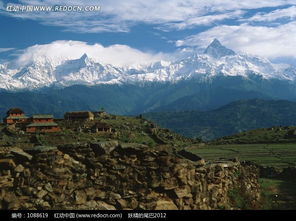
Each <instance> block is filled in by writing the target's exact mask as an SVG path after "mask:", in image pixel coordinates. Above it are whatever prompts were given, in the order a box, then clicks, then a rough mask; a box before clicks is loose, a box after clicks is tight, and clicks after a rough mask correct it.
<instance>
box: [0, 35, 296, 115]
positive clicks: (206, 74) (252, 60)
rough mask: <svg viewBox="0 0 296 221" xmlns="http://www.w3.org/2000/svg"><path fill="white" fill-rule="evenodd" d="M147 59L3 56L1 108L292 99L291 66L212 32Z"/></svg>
mask: <svg viewBox="0 0 296 221" xmlns="http://www.w3.org/2000/svg"><path fill="white" fill-rule="evenodd" d="M179 53H180V54H179V56H176V57H178V59H177V58H175V59H172V60H170V61H158V62H155V63H153V64H150V65H146V66H138V67H119V66H115V65H112V64H101V63H98V62H96V61H95V59H94V58H90V57H89V56H88V55H86V54H84V55H83V56H82V57H81V58H79V59H76V60H63V59H61V60H59V59H56V60H55V61H54V62H53V61H51V60H49V59H47V58H46V57H42V56H39V57H38V56H34V59H33V62H32V63H30V64H26V65H20V66H19V67H18V68H15V66H13V64H12V63H13V62H6V63H4V64H0V116H3V115H4V113H5V111H6V110H7V109H8V108H10V107H12V106H17V107H20V108H22V109H24V111H26V112H27V113H28V114H30V113H37V112H39V113H53V114H55V116H56V117H60V116H62V115H63V113H64V112H65V111H69V110H82V109H84V110H97V109H98V108H101V107H104V108H105V109H106V111H108V112H109V113H114V114H123V115H136V114H141V113H147V112H162V111H191V110H198V111H207V110H213V109H216V108H219V107H221V106H223V105H226V104H228V103H230V102H233V101H238V100H241V99H255V98H258V99H265V100H279V99H283V100H290V101H296V84H295V83H296V82H295V81H296V69H295V67H293V66H289V65H284V64H282V65H279V64H273V63H271V62H270V61H268V60H267V59H264V58H259V57H254V56H249V55H245V54H237V53H236V52H234V51H233V50H231V49H228V48H226V47H225V46H223V45H221V43H220V42H219V41H218V40H217V39H215V40H214V41H213V42H212V43H211V44H210V45H209V46H208V47H207V48H206V49H205V50H204V52H203V53H199V54H198V53H196V52H194V50H191V52H190V53H187V52H186V53H184V52H179Z"/></svg>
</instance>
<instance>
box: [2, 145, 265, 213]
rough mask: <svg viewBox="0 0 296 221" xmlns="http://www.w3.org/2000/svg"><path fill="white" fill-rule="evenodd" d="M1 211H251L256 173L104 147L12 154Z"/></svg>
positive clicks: (167, 152)
mask: <svg viewBox="0 0 296 221" xmlns="http://www.w3.org/2000/svg"><path fill="white" fill-rule="evenodd" d="M0 159H1V160H2V162H1V161H0V168H1V169H0V189H1V192H0V208H1V209H174V210H175V209H237V207H236V205H235V203H233V202H235V198H236V197H240V198H242V199H244V200H246V201H247V202H248V206H249V208H255V207H256V205H257V203H258V201H259V199H260V190H259V189H260V188H259V185H258V170H257V168H256V167H255V166H253V165H251V164H246V163H241V162H238V161H223V162H216V163H211V164H208V163H205V162H204V160H202V159H200V160H197V161H195V162H193V161H190V160H188V159H185V158H184V157H182V156H180V155H179V154H178V153H176V152H175V151H172V150H171V148H167V147H163V148H161V147H159V148H157V149H151V148H150V149H149V148H148V147H146V146H144V145H138V144H119V143H118V142H117V141H107V142H100V143H93V144H83V145H64V146H60V147H58V148H56V147H35V148H33V149H31V150H26V152H24V151H22V150H20V149H17V148H14V149H12V150H10V151H7V152H6V153H1V154H0Z"/></svg>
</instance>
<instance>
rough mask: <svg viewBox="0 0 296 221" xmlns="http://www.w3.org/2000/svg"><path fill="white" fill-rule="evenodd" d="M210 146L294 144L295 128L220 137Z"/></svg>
mask: <svg viewBox="0 0 296 221" xmlns="http://www.w3.org/2000/svg"><path fill="white" fill-rule="evenodd" d="M210 143H211V144H258V143H263V144H265V143H296V127H295V126H287V127H272V128H263V129H255V130H250V131H246V132H242V133H238V134H235V135H232V136H226V137H222V138H220V139H217V140H214V141H211V142H210Z"/></svg>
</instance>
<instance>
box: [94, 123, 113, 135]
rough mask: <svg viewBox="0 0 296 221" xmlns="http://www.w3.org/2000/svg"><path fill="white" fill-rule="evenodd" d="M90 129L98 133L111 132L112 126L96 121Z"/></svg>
mask: <svg viewBox="0 0 296 221" xmlns="http://www.w3.org/2000/svg"><path fill="white" fill-rule="evenodd" d="M92 131H93V132H94V133H98V132H100V131H103V132H112V128H111V127H110V126H109V125H108V124H106V123H104V122H98V123H96V124H95V125H94V126H93V127H92Z"/></svg>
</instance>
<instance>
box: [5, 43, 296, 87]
mask: <svg viewBox="0 0 296 221" xmlns="http://www.w3.org/2000/svg"><path fill="white" fill-rule="evenodd" d="M10 66H11V65H9V64H0V88H2V89H5V90H17V89H29V90H32V89H38V88H42V87H49V86H53V85H56V86H61V87H67V86H71V85H75V84H81V85H98V84H141V83H145V82H171V83H175V82H178V81H181V80H187V79H197V80H201V81H205V80H208V79H211V78H213V77H216V76H225V77H227V76H241V77H243V78H249V77H250V76H251V75H256V76H258V77H260V78H262V79H267V80H268V79H279V80H284V81H295V80H296V69H295V68H294V67H292V66H287V65H277V64H273V63H271V62H270V61H269V60H268V59H265V58H260V57H254V56H249V55H243V54H237V53H235V52H234V51H232V50H231V49H228V48H226V47H224V46H223V45H221V43H220V42H219V41H218V40H217V39H215V40H214V41H213V42H212V43H211V44H210V45H209V46H208V47H207V48H206V50H205V51H204V53H201V54H196V53H192V54H190V55H187V56H185V57H183V58H181V59H177V60H175V61H163V60H160V61H158V62H155V63H152V64H150V65H145V66H144V65H143V66H138V67H136V68H135V67H119V66H115V65H112V64H102V63H99V62H97V61H95V59H93V58H90V57H89V56H88V55H87V54H84V55H83V56H81V58H79V59H74V60H59V61H58V62H57V61H55V62H53V61H50V60H48V59H46V58H43V57H40V58H37V59H35V60H34V62H32V63H30V64H26V65H24V66H20V67H18V68H11V67H10Z"/></svg>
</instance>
